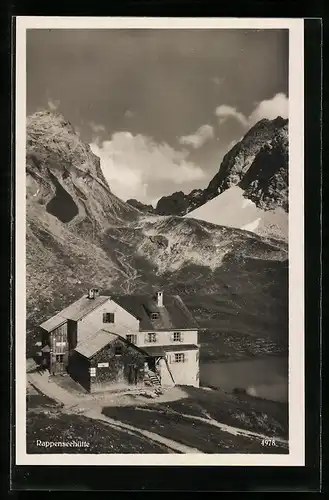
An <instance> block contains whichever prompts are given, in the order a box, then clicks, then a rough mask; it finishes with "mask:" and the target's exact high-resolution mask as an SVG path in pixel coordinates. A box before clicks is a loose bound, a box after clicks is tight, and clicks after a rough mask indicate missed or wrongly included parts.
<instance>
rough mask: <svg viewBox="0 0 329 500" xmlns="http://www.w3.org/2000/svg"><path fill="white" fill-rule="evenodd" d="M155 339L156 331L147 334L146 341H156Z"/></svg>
mask: <svg viewBox="0 0 329 500" xmlns="http://www.w3.org/2000/svg"><path fill="white" fill-rule="evenodd" d="M156 341H157V336H156V333H148V334H147V342H156Z"/></svg>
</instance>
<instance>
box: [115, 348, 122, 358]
mask: <svg viewBox="0 0 329 500" xmlns="http://www.w3.org/2000/svg"><path fill="white" fill-rule="evenodd" d="M114 354H115V356H121V354H122V345H116V346H115V348H114Z"/></svg>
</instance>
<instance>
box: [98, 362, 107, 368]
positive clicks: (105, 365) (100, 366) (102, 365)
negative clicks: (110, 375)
mask: <svg viewBox="0 0 329 500" xmlns="http://www.w3.org/2000/svg"><path fill="white" fill-rule="evenodd" d="M97 366H98V367H99V368H108V367H109V363H98V365H97Z"/></svg>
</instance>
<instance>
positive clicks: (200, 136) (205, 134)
mask: <svg viewBox="0 0 329 500" xmlns="http://www.w3.org/2000/svg"><path fill="white" fill-rule="evenodd" d="M213 137H214V129H213V127H212V126H211V125H201V127H199V128H198V130H197V131H196V132H195V133H194V134H191V135H184V136H182V137H180V139H179V142H180V144H185V145H187V146H192V147H193V148H200V147H201V146H202V145H203V144H204V143H205V142H207V141H208V140H209V139H212V138H213Z"/></svg>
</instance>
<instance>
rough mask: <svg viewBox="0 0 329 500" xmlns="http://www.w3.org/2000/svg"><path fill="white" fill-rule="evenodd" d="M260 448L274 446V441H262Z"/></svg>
mask: <svg viewBox="0 0 329 500" xmlns="http://www.w3.org/2000/svg"><path fill="white" fill-rule="evenodd" d="M262 446H276V442H275V439H273V438H268V439H263V440H262Z"/></svg>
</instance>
